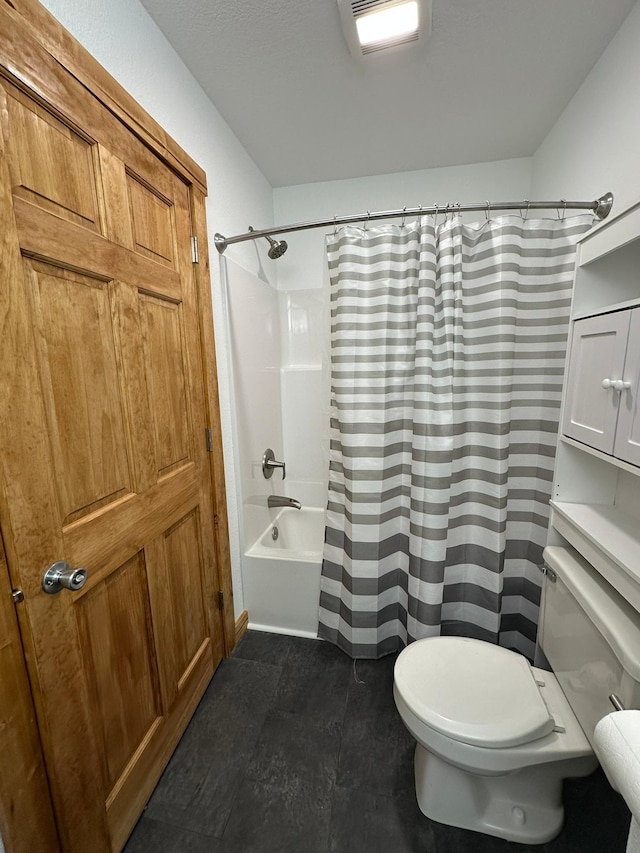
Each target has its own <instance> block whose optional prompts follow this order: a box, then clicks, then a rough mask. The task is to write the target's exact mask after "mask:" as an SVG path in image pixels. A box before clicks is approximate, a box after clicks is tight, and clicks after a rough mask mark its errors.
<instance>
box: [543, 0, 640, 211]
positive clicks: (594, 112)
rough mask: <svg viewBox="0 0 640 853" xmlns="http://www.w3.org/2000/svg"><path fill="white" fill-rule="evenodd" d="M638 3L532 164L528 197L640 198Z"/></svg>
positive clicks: (620, 204) (620, 202)
mask: <svg viewBox="0 0 640 853" xmlns="http://www.w3.org/2000/svg"><path fill="white" fill-rule="evenodd" d="M639 95H640V3H636V5H635V6H634V7H633V9H632V10H631V12H630V13H629V15H628V17H627V19H626V21H625V22H624V23H623V25H622V27H621V28H620V29H619V30H618V32H617V34H616V35H615V36H614V38H613V39H612V41H611V42H610V43H609V45H608V46H607V48H606V50H605V51H604V53H603V54H602V56H601V57H600V59H599V60H598V62H597V63H596V64H595V66H594V67H593V69H592V71H591V73H590V74H589V76H588V77H587V78H586V80H585V81H584V83H583V84H582V86H581V87H580V89H579V90H578V92H577V93H576V94H575V96H574V97H573V99H572V100H571V102H570V103H569V105H568V106H567V108H566V109H565V110H564V112H563V113H562V115H561V116H560V118H559V119H558V121H557V122H556V124H555V125H554V127H553V128H552V130H551V132H550V133H549V134H548V136H547V137H546V139H545V140H544V142H543V143H542V145H541V146H540V148H539V149H538V151H537V152H536V154H535V156H534V158H533V183H532V197H535V198H547V197H548V196H549V195H550V196H551V197H552V198H557V197H558V196H560V197H565V198H597V197H598V196H600V195H602V194H603V193H604V192H606V191H609V190H610V191H612V192H613V194H614V208H613V212H614V213H616V212H620V211H621V210H623V209H624V208H625V207H627V206H628V205H629V204H630V203H631V202H633V201H637V200H638V198H640V168H639V164H640V157H639V153H638V152H640V109H639V108H638V103H639Z"/></svg>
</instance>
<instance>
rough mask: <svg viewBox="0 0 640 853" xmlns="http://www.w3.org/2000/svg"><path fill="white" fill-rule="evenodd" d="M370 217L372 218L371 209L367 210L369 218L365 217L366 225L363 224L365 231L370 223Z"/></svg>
mask: <svg viewBox="0 0 640 853" xmlns="http://www.w3.org/2000/svg"><path fill="white" fill-rule="evenodd" d="M370 218H371V211H370V210H367V218H366V219H365V221H364V225H363V226H362V230H363V231H366V230H367V226H368V225H369V219H370Z"/></svg>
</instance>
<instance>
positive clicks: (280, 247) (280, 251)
mask: <svg viewBox="0 0 640 853" xmlns="http://www.w3.org/2000/svg"><path fill="white" fill-rule="evenodd" d="M264 237H265V240H268V241H269V243H270V249H269V251H268V252H267V255H268V256H269V257H270V258H271V260H272V261H275V260H276V258H281V257H282V256H283V255H284V253H285V252H286V251H287V249H288V248H289V247H288V245H287V241H286V240H274V239H273V237H269V235H268V234H265V235H264Z"/></svg>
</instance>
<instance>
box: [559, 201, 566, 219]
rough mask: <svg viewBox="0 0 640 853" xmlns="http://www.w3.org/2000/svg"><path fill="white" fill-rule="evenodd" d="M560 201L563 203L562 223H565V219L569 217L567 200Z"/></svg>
mask: <svg viewBox="0 0 640 853" xmlns="http://www.w3.org/2000/svg"><path fill="white" fill-rule="evenodd" d="M560 201H561V202H562V218H561V220H560V221H561V222H564V218H565V216H566V215H567V200H566V198H561V199H560Z"/></svg>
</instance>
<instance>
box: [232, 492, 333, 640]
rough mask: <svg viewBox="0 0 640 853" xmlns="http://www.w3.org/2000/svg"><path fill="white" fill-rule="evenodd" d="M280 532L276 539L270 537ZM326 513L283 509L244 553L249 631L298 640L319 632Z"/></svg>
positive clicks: (318, 510)
mask: <svg viewBox="0 0 640 853" xmlns="http://www.w3.org/2000/svg"><path fill="white" fill-rule="evenodd" d="M274 526H275V527H277V529H278V538H277V539H274V538H273V536H272V533H273V528H274ZM323 542H324V510H323V509H317V508H315V507H303V508H302V509H300V510H298V509H291V508H289V507H285V508H284V509H282V510H280V512H279V513H278V515H277V516H276V517H275V519H274V522H273V523H271V524H269V526H268V527H267V528H266V529H265V530H264V531H263V533H262V535H261V536H260V537H259V538H258V539H257V541H256V542H255V543H254V544H253V545H252V546H251V547H250V548H249V549H248V550H247V551H246V552H245V555H244V560H243V566H242V581H243V591H244V603H245V608H246V610H247V612H248V614H249V627H250V628H254V629H255V630H257V631H274V632H277V633H280V634H294V635H296V636H300V637H315V636H316V635H317V631H318V600H319V597H320V570H321V567H322V547H323Z"/></svg>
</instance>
